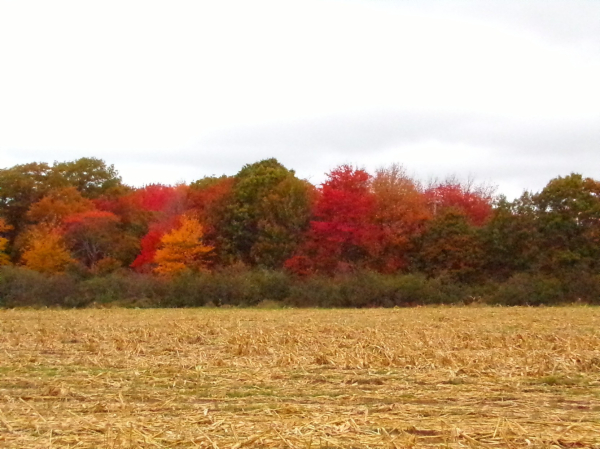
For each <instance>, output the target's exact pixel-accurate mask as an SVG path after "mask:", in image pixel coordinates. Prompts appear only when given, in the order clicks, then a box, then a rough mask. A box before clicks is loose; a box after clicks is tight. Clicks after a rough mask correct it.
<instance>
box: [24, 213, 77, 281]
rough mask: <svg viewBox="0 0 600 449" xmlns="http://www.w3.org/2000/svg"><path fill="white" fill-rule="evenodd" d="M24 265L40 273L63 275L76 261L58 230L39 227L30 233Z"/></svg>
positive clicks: (49, 227) (44, 226) (43, 226)
mask: <svg viewBox="0 0 600 449" xmlns="http://www.w3.org/2000/svg"><path fill="white" fill-rule="evenodd" d="M21 262H22V263H23V265H24V266H25V267H27V268H29V269H31V270H35V271H39V272H40V273H51V274H54V273H62V272H64V271H65V269H66V268H67V266H69V265H70V264H72V263H73V262H74V260H73V259H72V258H71V254H70V253H69V251H68V250H67V247H66V245H65V242H64V240H63V236H62V234H61V233H60V231H59V230H58V229H57V228H53V227H51V226H49V225H38V226H35V227H34V228H32V229H31V230H30V231H29V235H28V238H27V245H26V247H25V251H24V252H23V255H22V256H21Z"/></svg>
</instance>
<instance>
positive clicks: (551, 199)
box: [533, 174, 600, 273]
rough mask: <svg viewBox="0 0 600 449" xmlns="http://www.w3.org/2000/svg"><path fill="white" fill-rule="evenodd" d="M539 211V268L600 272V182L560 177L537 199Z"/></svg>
mask: <svg viewBox="0 0 600 449" xmlns="http://www.w3.org/2000/svg"><path fill="white" fill-rule="evenodd" d="M533 202H534V204H535V206H536V208H537V218H538V230H539V231H538V232H539V237H540V245H539V259H538V263H539V268H540V269H541V270H543V271H545V272H547V273H550V272H559V271H562V270H573V269H576V270H581V269H588V268H590V269H593V270H598V268H599V261H600V245H599V243H600V182H598V181H595V180H593V179H591V178H583V177H582V176H581V175H579V174H571V175H569V176H566V177H564V178H563V177H558V178H555V179H553V180H551V181H550V182H549V183H548V185H547V186H546V187H545V188H544V189H543V190H542V191H541V192H540V193H538V194H537V195H535V196H534V197H533Z"/></svg>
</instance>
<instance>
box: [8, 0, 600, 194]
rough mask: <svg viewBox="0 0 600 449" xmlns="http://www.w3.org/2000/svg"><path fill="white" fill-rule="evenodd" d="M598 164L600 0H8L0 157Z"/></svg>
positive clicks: (443, 168)
mask: <svg viewBox="0 0 600 449" xmlns="http://www.w3.org/2000/svg"><path fill="white" fill-rule="evenodd" d="M84 156H94V157H99V158H102V159H104V160H105V161H106V162H108V163H111V164H115V166H116V168H117V169H118V170H119V172H120V173H121V175H122V177H123V180H124V181H125V182H126V183H128V184H133V185H142V184H145V183H151V182H160V183H175V182H178V181H186V182H189V181H193V180H195V179H198V178H200V177H202V176H205V175H212V174H215V175H220V174H223V173H226V174H234V173H236V172H237V171H238V170H239V169H240V168H241V167H242V165H244V164H246V163H251V162H256V161H258V160H260V159H264V158H267V157H276V158H277V159H279V160H280V162H282V163H283V164H284V165H286V166H287V167H289V168H293V169H295V170H296V171H297V173H298V175H299V176H301V177H303V178H307V179H309V180H310V181H311V182H313V183H319V182H321V181H322V180H323V179H324V173H325V172H327V171H329V170H330V169H332V168H333V167H335V166H337V165H339V164H342V163H351V164H356V165H359V166H363V167H365V168H367V169H370V170H372V169H374V168H376V167H377V166H380V165H385V164H388V163H392V162H398V163H401V164H403V165H404V166H405V167H406V169H407V170H408V171H409V172H410V173H413V174H415V175H416V176H417V177H419V178H421V179H423V180H426V179H428V178H430V177H434V176H437V177H445V176H447V175H451V174H455V175H457V176H459V177H463V178H466V177H468V176H471V177H474V178H475V179H476V180H479V181H482V182H487V183H491V184H494V185H497V186H498V190H499V191H500V192H501V193H505V194H507V195H508V196H509V197H514V196H517V195H519V194H520V193H521V192H522V191H523V190H524V189H531V190H535V191H537V190H539V189H541V188H542V187H543V186H544V185H545V184H546V183H547V182H548V181H549V180H550V179H551V178H553V177H556V176H558V175H566V174H569V173H570V172H573V171H575V172H579V173H582V174H584V175H586V176H590V177H593V178H595V179H600V1H596V0H589V1H583V0H581V1H578V0H568V1H567V0H565V1H552V0H542V1H527V0H517V1H512V0H501V1H497V2H493V1H473V2H467V1H449V0H447V1H427V0H421V1H408V0H407V1H393V0H388V1H384V0H380V1H378V0H368V1H367V0H365V1H358V0H356V1H352V0H346V1H333V0H321V1H314V0H301V1H286V0H274V1H262V0H252V1H248V0H241V1H228V0H218V1H215V0H210V1H206V2H203V1H189V2H186V1H175V0H171V1H163V2H152V1H149V0H142V1H127V0H118V1H110V0H103V1H82V0H76V1H60V0H53V1H47V0H44V1H38V2H33V1H27V0H18V1H15V0H0V167H9V166H12V165H15V164H21V163H26V162H32V161H47V162H52V161H54V160H59V161H63V160H73V159H76V158H79V157H84Z"/></svg>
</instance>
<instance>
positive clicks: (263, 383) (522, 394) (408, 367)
mask: <svg viewBox="0 0 600 449" xmlns="http://www.w3.org/2000/svg"><path fill="white" fill-rule="evenodd" d="M0 446H1V447H7V448H50V447H54V448H66V447H70V448H242V447H278V448H335V447H343V448H380V447H382V448H385V447H389V448H405V447H449V448H458V447H473V448H485V447H488V448H489V447H508V448H521V447H528V448H546V447H547V448H550V447H552V448H557V447H558V448H563V447H573V448H574V447H596V448H600V309H596V308H589V307H572V308H566V307H565V308H562V307H561V308H538V309H533V308H511V309H506V308H418V309H393V310H390V309H387V310H386V309H377V310H335V311H330V310H329V311H327V310H234V309H230V310H211V309H203V310H202V309H196V310H116V309H113V310H76V311H53V310H45V311H33V310H4V311H0Z"/></svg>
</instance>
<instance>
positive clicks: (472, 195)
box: [425, 178, 495, 226]
mask: <svg viewBox="0 0 600 449" xmlns="http://www.w3.org/2000/svg"><path fill="white" fill-rule="evenodd" d="M494 190H495V188H493V187H488V186H485V185H475V184H474V183H473V182H472V181H468V182H467V183H460V182H459V181H457V180H456V179H453V178H449V179H447V180H446V181H443V182H439V183H434V184H432V185H431V186H429V187H428V188H427V189H426V190H425V196H426V197H427V201H428V204H429V208H430V210H431V213H432V215H434V216H435V215H437V214H439V213H442V212H443V211H444V209H446V208H449V207H452V208H455V209H457V210H459V211H461V213H463V214H464V215H465V217H467V219H468V221H469V222H470V223H471V224H473V225H475V226H483V225H484V224H485V222H486V221H487V220H488V218H489V217H490V216H491V214H492V204H493V200H494V195H493V193H494Z"/></svg>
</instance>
